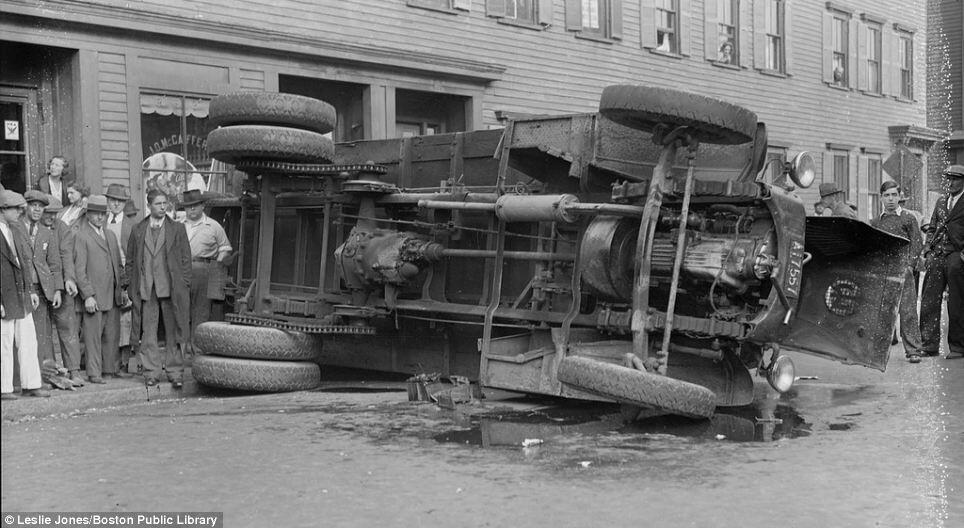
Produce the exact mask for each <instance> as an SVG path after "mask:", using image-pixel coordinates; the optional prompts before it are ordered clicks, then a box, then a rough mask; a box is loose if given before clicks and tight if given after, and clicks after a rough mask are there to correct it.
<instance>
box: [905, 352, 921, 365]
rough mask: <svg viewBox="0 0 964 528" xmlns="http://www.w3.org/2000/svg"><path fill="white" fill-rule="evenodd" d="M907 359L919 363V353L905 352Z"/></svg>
mask: <svg viewBox="0 0 964 528" xmlns="http://www.w3.org/2000/svg"><path fill="white" fill-rule="evenodd" d="M907 361H909V362H911V363H920V354H907Z"/></svg>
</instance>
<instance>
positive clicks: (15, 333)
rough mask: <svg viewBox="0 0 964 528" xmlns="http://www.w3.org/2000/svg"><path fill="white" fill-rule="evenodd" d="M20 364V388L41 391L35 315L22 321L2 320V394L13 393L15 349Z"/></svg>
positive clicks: (0, 362)
mask: <svg viewBox="0 0 964 528" xmlns="http://www.w3.org/2000/svg"><path fill="white" fill-rule="evenodd" d="M14 345H16V346H17V360H18V361H19V362H20V388H21V389H24V390H30V389H39V388H40V384H41V383H43V382H42V381H41V379H40V362H39V361H38V360H37V330H36V328H34V324H33V314H27V315H26V317H24V318H22V319H2V320H0V392H3V393H4V394H6V393H12V392H13V347H14Z"/></svg>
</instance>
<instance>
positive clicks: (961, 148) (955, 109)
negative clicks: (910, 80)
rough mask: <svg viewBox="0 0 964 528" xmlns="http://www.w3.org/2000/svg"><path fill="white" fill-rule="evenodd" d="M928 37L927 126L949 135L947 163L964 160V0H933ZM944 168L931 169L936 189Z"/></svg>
mask: <svg viewBox="0 0 964 528" xmlns="http://www.w3.org/2000/svg"><path fill="white" fill-rule="evenodd" d="M927 40H928V42H929V46H928V48H929V52H928V54H927V91H928V93H927V126H929V127H931V128H934V129H937V130H940V131H942V132H944V134H945V138H946V140H945V141H944V143H943V147H944V150H943V152H942V154H943V158H944V159H943V160H942V161H943V162H944V163H943V164H952V163H964V1H962V0H931V5H930V9H929V12H928V18H927ZM943 164H941V165H943ZM935 165H937V164H935ZM942 168H943V167H942V166H934V167H932V169H931V171H930V172H929V176H930V186H931V189H932V190H935V191H936V190H937V189H938V185H939V181H940V174H941V169H942Z"/></svg>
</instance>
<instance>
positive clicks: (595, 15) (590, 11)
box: [582, 0, 599, 29]
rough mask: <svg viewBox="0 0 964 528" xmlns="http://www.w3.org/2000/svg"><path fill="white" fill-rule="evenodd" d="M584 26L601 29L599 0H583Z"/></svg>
mask: <svg viewBox="0 0 964 528" xmlns="http://www.w3.org/2000/svg"><path fill="white" fill-rule="evenodd" d="M582 26H583V27H585V28H589V29H599V0H582Z"/></svg>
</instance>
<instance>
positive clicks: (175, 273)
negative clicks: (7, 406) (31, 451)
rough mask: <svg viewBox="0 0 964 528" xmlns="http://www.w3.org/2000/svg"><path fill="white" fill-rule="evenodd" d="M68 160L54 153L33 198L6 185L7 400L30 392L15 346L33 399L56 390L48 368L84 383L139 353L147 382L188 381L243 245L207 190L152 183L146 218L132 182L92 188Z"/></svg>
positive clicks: (0, 284)
mask: <svg viewBox="0 0 964 528" xmlns="http://www.w3.org/2000/svg"><path fill="white" fill-rule="evenodd" d="M65 166H66V161H65V160H64V159H63V158H62V157H59V156H58V157H55V158H53V159H51V161H50V163H49V165H48V167H49V169H48V172H47V174H46V175H45V176H43V177H41V178H40V179H39V180H38V181H36V182H35V183H34V185H33V188H32V189H31V190H28V191H27V192H25V193H24V194H23V195H21V194H19V193H16V192H14V191H11V190H0V233H2V237H0V251H2V255H0V300H2V305H0V309H2V342H0V345H2V365H0V370H2V387H0V389H2V390H0V396H2V399H4V400H9V399H16V398H17V397H18V396H17V395H16V394H15V393H14V391H13V389H14V383H13V378H14V355H15V352H16V360H17V363H19V370H18V372H19V379H20V387H21V395H23V396H32V397H47V396H50V392H49V390H48V388H49V386H48V385H47V384H45V383H44V379H43V378H42V375H41V369H42V368H43V369H44V371H45V372H46V370H47V369H48V368H53V369H54V370H58V369H59V370H60V371H62V372H64V378H65V379H66V380H67V381H68V382H69V384H70V386H71V387H82V386H84V385H85V383H92V384H103V383H107V380H108V379H109V378H119V377H123V376H126V375H128V374H126V373H125V370H127V369H126V368H125V367H126V363H127V360H128V359H129V357H131V356H133V357H135V358H136V362H137V364H138V365H140V370H141V372H142V374H143V376H144V378H145V382H146V384H147V385H156V384H158V383H159V382H160V381H161V378H162V377H163V376H166V378H167V380H169V381H170V382H171V385H172V387H174V388H180V387H181V386H182V383H183V381H182V377H183V371H184V362H185V355H189V354H191V353H193V348H192V346H191V342H192V336H193V333H194V330H195V329H196V328H197V326H198V325H199V324H200V323H202V322H204V321H206V320H207V319H208V318H209V315H210V311H211V302H212V300H219V299H223V298H224V297H223V274H224V262H225V260H226V259H227V258H228V257H229V255H230V254H231V252H232V248H231V244H230V242H229V241H228V238H227V235H226V234H225V231H224V229H223V227H222V226H221V225H220V224H219V223H218V222H217V221H215V220H213V219H211V218H209V217H208V216H207V215H205V213H204V202H205V195H204V193H202V192H201V191H200V190H193V189H192V190H188V191H185V192H184V193H182V194H181V195H180V196H176V197H172V196H168V195H167V194H165V192H163V191H161V190H156V189H154V190H150V191H149V192H148V193H147V207H148V209H149V214H148V215H147V216H146V217H143V218H140V217H139V215H138V212H137V209H136V207H134V204H133V201H132V200H131V197H130V193H129V191H128V189H127V188H126V187H125V186H123V185H119V184H110V185H108V187H107V189H106V190H104V192H103V194H95V195H89V196H83V195H85V194H89V193H85V192H84V191H85V189H84V188H82V187H81V186H80V185H79V184H77V183H76V182H73V181H69V180H65V179H63V177H62V173H63V169H64V167H65ZM64 200H68V201H69V202H70V203H69V205H70V206H69V207H65V206H64V203H65V202H64ZM175 200H176V201H177V205H179V206H180V207H183V208H184V218H183V219H182V220H181V221H175V220H174V213H175V207H174V205H175ZM162 318H163V319H162ZM161 320H163V327H164V346H163V347H161V346H160V343H159V339H158V327H159V322H160V321H161ZM55 336H56V340H57V343H56V344H57V345H59V346H58V347H56V348H59V351H60V354H59V357H58V354H56V353H55V342H54V340H55ZM58 360H59V361H58ZM82 366H83V367H84V369H85V372H84V374H85V375H82V374H81V367H82ZM85 378H86V379H85ZM62 388H63V387H62Z"/></svg>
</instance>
